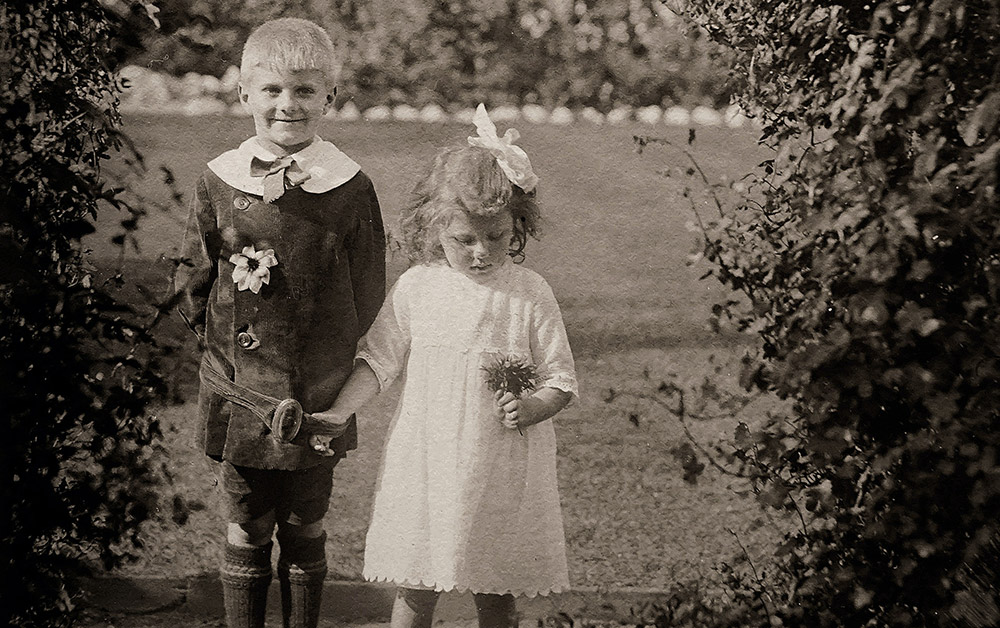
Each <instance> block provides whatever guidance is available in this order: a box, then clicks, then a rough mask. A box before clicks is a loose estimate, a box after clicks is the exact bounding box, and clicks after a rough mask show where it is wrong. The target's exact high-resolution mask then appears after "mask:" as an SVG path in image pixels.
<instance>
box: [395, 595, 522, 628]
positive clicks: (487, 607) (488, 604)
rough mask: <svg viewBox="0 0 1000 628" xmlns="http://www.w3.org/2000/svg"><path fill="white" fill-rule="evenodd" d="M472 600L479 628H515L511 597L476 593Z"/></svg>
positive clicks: (514, 605)
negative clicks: (474, 602)
mask: <svg viewBox="0 0 1000 628" xmlns="http://www.w3.org/2000/svg"><path fill="white" fill-rule="evenodd" d="M473 598H474V599H475V600H476V615H477V616H478V617H479V628H516V627H517V605H516V604H515V602H514V596H513V595H496V594H493V593H476V594H475V595H473ZM394 628H395V627H394Z"/></svg>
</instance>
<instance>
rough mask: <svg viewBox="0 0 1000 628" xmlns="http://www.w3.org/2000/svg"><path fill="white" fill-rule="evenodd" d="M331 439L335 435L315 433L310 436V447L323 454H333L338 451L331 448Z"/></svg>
mask: <svg viewBox="0 0 1000 628" xmlns="http://www.w3.org/2000/svg"><path fill="white" fill-rule="evenodd" d="M331 440H333V437H332V436H329V435H327V434H313V435H312V436H310V437H309V447H310V448H311V449H312V450H313V452H315V453H317V454H319V455H321V456H332V455H333V454H334V453H336V452H334V451H333V450H332V449H330V441H331Z"/></svg>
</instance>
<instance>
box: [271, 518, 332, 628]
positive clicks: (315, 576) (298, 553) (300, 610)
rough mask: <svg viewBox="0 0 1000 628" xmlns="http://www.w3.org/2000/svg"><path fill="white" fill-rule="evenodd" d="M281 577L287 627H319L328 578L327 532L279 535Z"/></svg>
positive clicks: (279, 572)
mask: <svg viewBox="0 0 1000 628" xmlns="http://www.w3.org/2000/svg"><path fill="white" fill-rule="evenodd" d="M278 544H279V546H280V547H281V553H280V554H279V556H278V580H279V582H280V583H281V617H282V621H283V622H284V626H285V628H316V625H317V624H318V623H319V608H320V602H321V601H322V596H323V579H324V578H326V532H324V533H323V534H321V535H320V536H318V537H316V538H302V537H293V536H281V535H279V537H278Z"/></svg>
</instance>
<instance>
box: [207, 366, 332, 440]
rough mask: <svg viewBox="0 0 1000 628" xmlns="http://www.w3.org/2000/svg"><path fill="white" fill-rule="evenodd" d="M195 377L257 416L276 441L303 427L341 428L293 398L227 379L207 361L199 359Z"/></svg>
mask: <svg viewBox="0 0 1000 628" xmlns="http://www.w3.org/2000/svg"><path fill="white" fill-rule="evenodd" d="M198 377H199V379H200V380H201V383H202V384H203V385H204V386H207V387H208V388H209V389H210V390H212V391H213V392H215V393H217V394H219V395H221V396H222V397H223V398H225V399H227V400H228V401H231V402H233V403H235V404H236V405H238V406H241V407H244V408H246V409H247V410H250V411H251V412H253V413H254V414H255V415H256V416H258V417H259V418H260V420H261V421H263V422H264V425H266V426H267V428H268V429H269V430H270V431H271V436H272V437H273V438H274V439H275V440H276V441H278V442H279V443H290V442H292V440H293V439H295V437H296V436H298V434H299V432H300V431H301V430H302V429H303V428H305V430H306V432H307V433H310V434H331V435H333V436H338V435H339V434H340V433H341V432H342V431H343V426H336V427H331V426H330V425H329V424H328V423H327V422H326V421H323V420H321V419H317V418H315V417H313V416H312V415H311V414H307V413H305V412H303V411H302V404H300V403H299V402H298V401H296V400H295V399H278V398H276V397H271V396H269V395H265V394H263V393H259V392H257V391H256V390H253V389H252V388H247V387H246V386H242V385H240V384H237V383H236V382H234V381H231V380H230V379H229V378H228V377H226V376H225V375H223V374H222V373H220V372H219V371H217V370H216V369H215V368H213V367H212V366H211V365H210V364H209V363H208V361H203V362H202V363H201V368H200V369H199V370H198Z"/></svg>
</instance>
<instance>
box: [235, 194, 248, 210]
mask: <svg viewBox="0 0 1000 628" xmlns="http://www.w3.org/2000/svg"><path fill="white" fill-rule="evenodd" d="M233 207H235V208H236V209H238V210H240V211H245V210H247V209H249V208H250V199H248V198H246V197H245V196H237V197H236V198H235V199H233Z"/></svg>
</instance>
